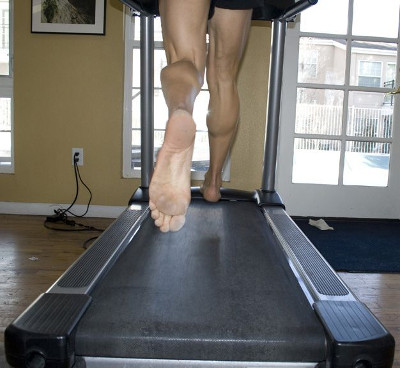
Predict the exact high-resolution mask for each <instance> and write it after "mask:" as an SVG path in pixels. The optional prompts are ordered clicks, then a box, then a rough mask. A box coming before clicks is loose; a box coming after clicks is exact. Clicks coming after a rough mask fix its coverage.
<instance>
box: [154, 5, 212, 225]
mask: <svg viewBox="0 0 400 368" xmlns="http://www.w3.org/2000/svg"><path fill="white" fill-rule="evenodd" d="M159 5H160V14H161V22H162V26H163V40H164V47H165V51H166V55H167V61H168V65H167V67H165V68H164V69H163V71H162V73H161V83H162V88H163V92H164V97H165V101H166V103H167V106H168V111H169V119H168V122H167V129H166V134H165V140H164V143H163V146H162V147H161V149H160V151H159V154H158V157H157V163H156V167H155V170H154V174H153V177H152V180H151V183H150V209H151V211H152V217H153V219H154V220H155V224H156V225H157V226H159V227H160V230H161V231H164V232H167V231H178V230H179V229H180V228H181V227H182V226H183V225H184V222H185V215H186V211H187V208H188V206H189V203H190V167H191V161H192V153H193V146H194V138H195V133H196V128H195V123H194V121H193V119H192V116H191V115H192V112H193V105H194V101H195V99H196V96H197V95H198V93H199V91H200V88H201V85H202V83H203V75H204V68H205V59H206V40H205V35H206V30H207V16H208V10H209V1H198V0H160V2H159Z"/></svg>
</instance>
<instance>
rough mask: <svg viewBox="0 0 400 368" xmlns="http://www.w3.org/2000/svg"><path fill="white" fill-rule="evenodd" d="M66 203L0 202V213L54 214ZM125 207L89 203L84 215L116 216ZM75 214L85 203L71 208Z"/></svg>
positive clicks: (65, 205)
mask: <svg viewBox="0 0 400 368" xmlns="http://www.w3.org/2000/svg"><path fill="white" fill-rule="evenodd" d="M68 207H69V205H68V204H57V203H23V202H0V214H7V215H39V216H51V215H54V210H57V209H59V208H64V209H66V208H68ZM125 209H126V207H119V206H96V205H91V206H90V207H89V211H88V213H87V214H86V215H85V217H105V218H117V217H118V216H119V215H120V214H121V213H122V212H123V211H124V210H125ZM71 211H72V212H73V213H75V214H76V215H81V214H83V213H85V211H86V205H81V204H77V205H74V207H73V208H72V209H71Z"/></svg>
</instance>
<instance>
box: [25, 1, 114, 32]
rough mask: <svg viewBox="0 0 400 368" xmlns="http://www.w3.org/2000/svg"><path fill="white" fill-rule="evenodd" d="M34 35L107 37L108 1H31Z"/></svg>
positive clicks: (32, 30)
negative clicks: (106, 16)
mask: <svg viewBox="0 0 400 368" xmlns="http://www.w3.org/2000/svg"><path fill="white" fill-rule="evenodd" d="M31 1H32V18H31V32H32V33H70V34H91V35H105V15H106V0H31Z"/></svg>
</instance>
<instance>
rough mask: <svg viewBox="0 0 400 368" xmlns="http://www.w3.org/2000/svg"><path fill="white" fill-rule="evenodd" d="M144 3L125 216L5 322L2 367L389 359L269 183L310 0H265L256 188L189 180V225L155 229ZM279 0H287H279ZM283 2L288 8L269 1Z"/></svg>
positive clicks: (389, 346) (366, 365)
mask: <svg viewBox="0 0 400 368" xmlns="http://www.w3.org/2000/svg"><path fill="white" fill-rule="evenodd" d="M122 1H123V2H124V3H125V4H127V5H128V6H130V7H131V8H132V9H133V10H134V11H136V12H138V13H140V21H141V30H142V33H141V35H142V40H141V43H142V44H141V63H142V65H141V86H142V91H141V93H142V106H141V110H142V147H143V148H144V150H143V152H142V183H141V184H142V185H141V187H140V188H139V189H138V190H137V191H136V192H135V193H134V195H133V196H132V198H131V199H130V201H129V205H128V206H127V208H126V210H125V211H124V212H123V213H122V214H121V216H120V217H119V218H118V219H117V220H115V221H114V222H113V223H112V224H111V225H110V227H109V228H108V229H107V230H106V231H105V232H104V233H103V234H102V235H101V236H100V237H99V238H98V240H97V241H96V242H95V243H94V244H93V245H92V246H91V247H90V248H89V249H88V250H87V251H86V252H85V253H84V254H83V255H82V256H81V257H80V258H78V259H77V260H76V262H74V263H73V264H72V265H71V267H70V268H68V270H67V271H66V272H65V273H64V274H63V275H62V276H61V277H60V278H59V279H58V280H57V281H56V283H55V284H54V285H53V286H51V287H50V289H49V290H48V291H47V292H45V293H43V294H42V295H40V296H39V297H38V298H37V299H36V301H34V302H33V303H32V304H31V306H30V307H29V308H28V309H27V310H26V311H25V312H24V313H22V314H21V315H20V316H19V317H18V318H17V319H16V320H15V321H13V322H12V323H11V324H10V325H9V326H8V327H7V329H6V331H5V350H6V357H7V361H8V363H9V364H10V365H11V366H12V367H28V368H39V367H40V368H56V367H57V368H59V367H60V368H61V367H63V368H64V367H65V368H72V367H73V368H84V367H87V368H92V367H96V368H103V367H104V368H114V367H115V368H123V367H124V368H125V367H126V368H139V367H140V368H149V367H150V368H160V367H167V368H179V367H185V368H217V367H227V368H228V367H229V368H236V367H238V368H256V367H258V368H261V367H262V368H266V367H319V368H322V367H327V368H329V367H353V368H372V367H382V368H383V367H391V366H392V363H393V357H394V345H395V342H394V339H393V337H392V336H391V335H390V333H389V332H388V331H387V330H386V329H385V327H384V326H383V325H382V324H381V323H380V322H379V321H378V320H377V319H376V318H375V317H374V316H373V315H372V313H371V312H370V311H369V310H368V309H367V308H366V306H365V305H364V304H362V303H361V302H360V301H359V300H357V298H356V297H355V296H354V295H353V294H352V292H351V291H350V290H349V289H348V287H347V286H346V285H345V284H344V283H343V281H342V280H341V279H340V278H339V276H338V275H337V274H336V273H335V271H334V270H333V269H332V268H331V267H330V265H329V264H328V263H327V262H326V260H325V259H324V258H323V257H322V256H321V254H320V253H319V252H318V251H317V250H316V248H315V247H314V246H313V245H312V244H311V242H310V241H309V240H308V239H307V238H306V237H305V235H304V234H303V233H302V232H301V231H300V230H299V228H298V227H297V226H296V225H295V223H294V222H293V221H292V220H291V218H290V217H289V216H288V214H287V213H286V212H285V209H284V205H283V204H282V201H281V199H280V197H279V195H278V194H277V192H276V191H275V187H274V185H275V183H274V182H275V165H276V153H277V149H276V147H277V137H278V127H279V125H278V124H279V110H280V95H281V80H282V68H283V49H284V41H285V33H286V27H287V22H289V21H290V20H292V19H293V18H294V16H295V15H296V14H298V13H299V12H300V11H302V10H304V9H306V8H307V7H309V6H311V5H313V4H314V3H316V0H300V1H298V2H294V1H290V0H289V1H286V0H285V1H282V0H281V1H275V0H266V6H265V9H262V11H260V12H255V13H254V17H255V18H257V19H265V20H272V21H273V41H272V55H271V72H270V73H271V76H270V87H269V91H270V93H269V109H268V127H267V141H266V150H265V163H264V174H263V182H262V188H261V189H260V190H256V191H254V192H246V191H237V190H229V189H223V190H222V199H221V201H220V202H218V203H206V202H205V201H204V200H203V199H202V197H201V195H200V193H199V190H198V188H193V189H192V201H191V204H190V206H189V209H188V213H187V220H186V224H185V226H184V227H183V229H182V230H180V231H179V232H176V233H166V234H164V233H161V232H160V231H159V230H158V228H156V227H155V225H154V223H153V221H152V219H151V217H150V211H149V206H148V185H149V181H150V177H151V173H152V170H153V141H152V139H153V138H152V136H153V132H152V121H153V105H154V103H153V88H152V86H153V75H152V73H153V62H154V61H153V21H154V16H155V14H157V7H156V6H155V5H154V4H153V2H150V3H147V2H140V1H137V0H122ZM288 3H290V4H289V5H288ZM277 4H278V5H279V4H280V5H282V4H286V5H285V6H286V7H284V8H282V7H281V8H280V7H279V6H278V5H277Z"/></svg>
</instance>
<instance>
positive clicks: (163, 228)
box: [160, 215, 171, 233]
mask: <svg viewBox="0 0 400 368" xmlns="http://www.w3.org/2000/svg"><path fill="white" fill-rule="evenodd" d="M163 217H164V222H163V223H162V225H161V226H160V231H162V232H163V233H167V232H168V231H169V230H170V228H169V223H170V222H171V216H169V215H164V216H163Z"/></svg>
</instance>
